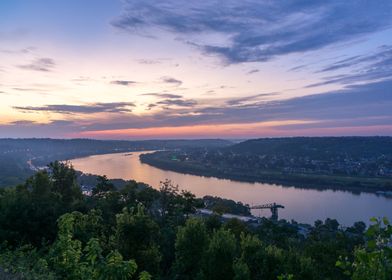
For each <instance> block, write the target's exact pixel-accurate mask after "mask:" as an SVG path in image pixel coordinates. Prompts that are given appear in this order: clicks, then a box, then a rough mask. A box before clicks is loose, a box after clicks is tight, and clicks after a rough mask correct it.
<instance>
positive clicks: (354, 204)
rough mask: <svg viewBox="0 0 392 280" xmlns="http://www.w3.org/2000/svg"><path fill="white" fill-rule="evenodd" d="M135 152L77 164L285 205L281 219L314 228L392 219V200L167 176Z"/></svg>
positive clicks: (97, 171) (111, 174)
mask: <svg viewBox="0 0 392 280" xmlns="http://www.w3.org/2000/svg"><path fill="white" fill-rule="evenodd" d="M143 153H146V152H132V153H131V154H129V153H119V154H106V155H96V156H89V157H85V158H79V159H74V160H72V161H71V162H72V164H73V166H74V167H75V169H77V170H80V171H82V172H84V173H91V174H98V175H106V176H108V178H121V179H127V180H128V179H133V180H136V181H139V182H144V183H147V184H149V185H151V186H152V187H154V188H158V186H159V182H160V181H163V180H165V179H169V180H171V181H172V182H173V183H175V184H178V185H179V186H180V189H186V190H189V191H191V192H192V193H194V194H195V195H196V196H198V197H202V196H204V195H214V196H220V197H223V198H229V199H233V200H236V201H242V202H243V203H248V204H249V205H255V204H264V203H270V202H276V203H279V204H283V205H284V206H285V209H279V218H281V219H282V218H284V219H287V220H291V219H294V220H296V221H298V222H306V223H313V222H314V221H315V220H317V219H321V220H324V219H325V218H335V219H337V220H338V221H339V223H341V224H343V225H347V226H349V225H352V224H353V223H354V222H355V221H359V220H362V221H365V222H367V221H368V220H369V218H371V217H373V216H375V217H382V216H388V217H389V218H390V219H391V218H392V199H390V198H386V197H383V196H377V195H375V194H368V193H361V194H352V193H350V192H345V191H335V190H323V191H319V190H311V189H298V188H294V187H283V186H279V185H272V184H264V183H246V182H237V181H231V180H225V179H217V178H212V177H203V176H195V175H188V174H181V173H177V172H172V171H166V170H161V169H158V168H155V167H152V166H150V165H147V164H143V163H141V162H140V161H139V155H140V154H143ZM253 214H254V215H261V216H270V212H269V210H263V211H262V212H260V210H254V212H253Z"/></svg>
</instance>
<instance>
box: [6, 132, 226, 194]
mask: <svg viewBox="0 0 392 280" xmlns="http://www.w3.org/2000/svg"><path fill="white" fill-rule="evenodd" d="M230 144H231V142H229V141H225V140H219V139H216V140H215V139H211V140H210V139H202V140H146V141H100V140H90V139H71V140H64V139H63V140H60V139H0V187H4V186H13V185H16V184H19V183H22V182H23V181H24V180H26V179H27V178H28V177H29V176H31V175H33V174H34V171H35V170H36V167H37V166H38V167H39V166H45V165H47V164H48V163H49V162H51V161H55V160H68V159H72V158H76V157H83V156H88V155H95V154H105V153H117V152H128V151H143V150H162V149H178V148H187V147H203V148H211V147H223V146H228V145H230Z"/></svg>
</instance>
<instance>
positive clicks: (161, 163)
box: [140, 153, 392, 197]
mask: <svg viewBox="0 0 392 280" xmlns="http://www.w3.org/2000/svg"><path fill="white" fill-rule="evenodd" d="M140 161H141V162H142V163H144V164H148V165H151V166H153V167H156V168H159V169H163V170H169V171H174V172H178V173H182V174H191V175H197V176H204V177H214V178H218V179H227V180H233V181H238V182H248V183H267V184H275V185H281V186H283V187H294V188H300V189H315V190H320V191H322V190H340V191H348V192H351V193H354V194H359V193H361V192H366V193H372V194H375V195H380V196H385V197H391V196H390V195H389V194H388V192H391V191H392V188H388V187H384V186H380V185H378V184H377V183H375V181H383V182H384V180H382V179H381V178H360V177H343V176H342V177H339V176H330V175H312V176H310V175H307V174H298V175H294V174H281V173H280V174H279V173H272V172H268V171H267V172H265V173H263V175H262V176H263V177H261V176H260V175H251V174H235V173H234V174H228V173H223V172H219V171H217V170H214V169H211V168H205V167H202V166H195V165H193V166H189V165H185V164H182V165H180V164H179V163H178V162H176V161H168V160H164V159H161V158H158V157H157V154H154V153H150V154H142V155H140ZM385 181H387V180H385ZM389 181H391V180H389ZM361 184H362V185H361ZM364 184H367V185H364ZM383 192H385V194H384V193H383Z"/></svg>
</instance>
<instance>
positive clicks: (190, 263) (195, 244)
mask: <svg viewBox="0 0 392 280" xmlns="http://www.w3.org/2000/svg"><path fill="white" fill-rule="evenodd" d="M207 246H208V234H207V229H206V227H205V225H204V223H203V221H202V220H200V219H189V220H187V221H186V224H185V226H183V227H180V228H179V229H178V232H177V238H176V243H175V250H176V260H175V264H174V267H175V271H176V277H177V278H178V279H196V278H197V275H198V273H199V272H200V268H201V263H202V260H203V254H204V253H205V250H206V248H207Z"/></svg>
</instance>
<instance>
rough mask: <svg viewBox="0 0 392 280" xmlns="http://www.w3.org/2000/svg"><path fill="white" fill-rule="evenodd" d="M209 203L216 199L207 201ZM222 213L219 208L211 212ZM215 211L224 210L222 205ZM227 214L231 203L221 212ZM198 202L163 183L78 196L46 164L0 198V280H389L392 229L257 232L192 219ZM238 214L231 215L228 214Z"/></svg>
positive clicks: (64, 172)
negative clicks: (155, 187)
mask: <svg viewBox="0 0 392 280" xmlns="http://www.w3.org/2000/svg"><path fill="white" fill-rule="evenodd" d="M212 201H215V203H218V205H219V203H220V202H219V200H218V199H213V198H212ZM221 205H222V203H221ZM223 205H225V204H223ZM229 205H232V203H229ZM200 206H201V201H200V200H199V199H196V198H195V196H194V195H193V194H191V193H189V192H186V191H180V190H179V189H178V187H176V186H174V185H173V184H171V182H170V181H165V182H162V184H161V187H160V189H159V190H154V189H152V188H151V187H149V186H146V185H145V184H141V183H137V182H134V181H129V182H128V183H127V184H126V185H125V186H124V187H123V188H121V189H116V188H115V187H114V185H113V184H112V183H110V181H108V180H107V179H106V177H98V181H97V184H96V186H95V187H94V189H93V191H92V195H91V196H84V195H83V194H82V192H81V190H80V188H79V186H78V184H77V181H76V172H75V171H74V170H73V169H72V168H71V167H69V166H67V165H65V164H61V163H58V162H55V163H53V164H51V165H50V168H49V169H48V170H47V171H40V172H38V173H36V174H35V175H34V176H32V177H31V178H30V179H28V180H27V181H26V182H25V183H24V184H21V185H18V186H16V187H13V188H8V189H1V190H0V241H1V242H0V244H1V246H0V278H1V277H4V278H5V279H140V280H147V279H200V280H201V279H214V280H219V279H222V280H230V279H233V280H234V279H235V280H240V279H244V280H245V279H274V280H276V279H301V280H302V279H337V280H339V279H355V280H362V279H363V280H364V279H374V280H376V279H377V280H389V279H391V277H392V249H391V241H392V240H391V235H392V227H391V226H390V225H389V222H388V221H387V220H386V219H384V220H383V221H379V220H373V221H372V223H373V225H372V226H370V227H369V228H368V229H366V225H365V224H364V223H363V222H357V223H355V224H354V225H353V226H352V227H348V228H342V227H340V226H339V223H338V222H337V221H336V220H331V219H327V220H326V221H325V222H322V221H316V222H315V224H314V226H309V227H308V230H307V232H306V233H301V231H300V230H299V229H300V225H298V224H296V223H295V222H291V223H289V222H286V221H284V220H281V221H278V222H274V221H270V220H267V219H263V220H262V221H261V223H260V224H259V225H248V224H244V223H242V222H240V221H239V220H236V219H232V220H228V221H222V219H221V218H220V217H219V216H218V215H212V216H210V217H208V218H201V217H199V216H198V215H197V213H196V212H195V210H196V208H197V207H200ZM237 206H238V205H237Z"/></svg>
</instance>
